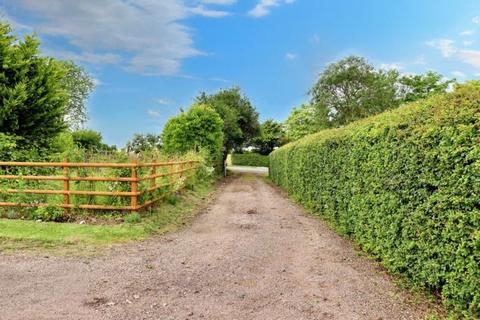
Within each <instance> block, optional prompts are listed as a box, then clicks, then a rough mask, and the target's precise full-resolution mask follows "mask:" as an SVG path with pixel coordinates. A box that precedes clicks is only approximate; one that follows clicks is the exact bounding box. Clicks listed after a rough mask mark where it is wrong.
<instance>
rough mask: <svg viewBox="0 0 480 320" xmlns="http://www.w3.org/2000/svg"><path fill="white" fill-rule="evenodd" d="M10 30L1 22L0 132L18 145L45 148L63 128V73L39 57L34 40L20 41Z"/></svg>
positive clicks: (64, 100) (48, 61)
mask: <svg viewBox="0 0 480 320" xmlns="http://www.w3.org/2000/svg"><path fill="white" fill-rule="evenodd" d="M11 31H12V30H11V28H10V26H9V25H8V24H6V23H1V22H0V96H1V97H2V99H1V100H0V132H1V133H4V134H7V135H12V136H17V137H19V138H20V140H19V141H18V144H20V145H37V146H45V145H47V144H48V141H50V140H51V139H52V138H53V137H55V136H56V135H57V134H58V133H59V132H61V131H62V130H63V129H64V128H65V123H64V119H63V116H64V108H65V105H66V103H67V95H66V93H65V90H64V88H63V87H62V85H61V81H62V77H63V70H62V69H61V68H59V66H58V63H55V61H54V60H53V59H51V58H47V57H41V56H40V55H39V41H38V40H37V39H36V38H34V37H32V36H25V38H24V39H23V40H20V39H17V37H15V36H13V35H12V34H11Z"/></svg>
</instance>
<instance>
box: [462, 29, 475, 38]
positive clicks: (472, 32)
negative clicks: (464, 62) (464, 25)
mask: <svg viewBox="0 0 480 320" xmlns="http://www.w3.org/2000/svg"><path fill="white" fill-rule="evenodd" d="M474 33H475V32H474V31H473V30H465V31H462V32H460V35H461V36H462V37H465V36H471V35H472V34H474Z"/></svg>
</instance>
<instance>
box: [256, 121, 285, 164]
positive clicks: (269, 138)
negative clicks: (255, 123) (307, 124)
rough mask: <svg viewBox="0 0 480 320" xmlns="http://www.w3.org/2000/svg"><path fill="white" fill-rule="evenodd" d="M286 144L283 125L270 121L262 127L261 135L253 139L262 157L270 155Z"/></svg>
mask: <svg viewBox="0 0 480 320" xmlns="http://www.w3.org/2000/svg"><path fill="white" fill-rule="evenodd" d="M284 143H285V132H284V130H283V126H282V124H281V123H278V122H276V121H275V120H273V119H268V120H266V121H265V122H263V123H262V124H261V125H260V135H259V136H257V137H255V138H253V139H252V144H253V146H254V147H255V148H256V149H257V150H258V152H259V153H260V154H262V155H268V154H269V153H270V152H272V151H273V150H274V149H275V148H278V147H280V146H281V145H283V144H284Z"/></svg>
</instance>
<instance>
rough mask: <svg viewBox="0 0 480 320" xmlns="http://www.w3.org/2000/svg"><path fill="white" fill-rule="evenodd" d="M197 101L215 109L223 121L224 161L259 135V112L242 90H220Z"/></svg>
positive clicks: (202, 94)
mask: <svg viewBox="0 0 480 320" xmlns="http://www.w3.org/2000/svg"><path fill="white" fill-rule="evenodd" d="M196 101H197V103H200V104H205V105H208V106H210V107H211V108H213V109H214V110H215V111H216V112H217V113H218V114H219V115H220V117H221V118H222V120H223V125H224V127H223V133H224V141H223V159H226V157H227V154H228V153H229V152H230V151H232V150H233V149H237V150H238V149H240V148H241V147H242V146H244V145H245V143H247V142H248V141H250V139H252V138H253V137H255V136H257V135H258V133H259V129H260V128H259V123H258V112H257V111H256V110H255V108H254V107H253V106H252V104H251V103H250V101H249V100H248V98H247V97H245V96H242V95H241V92H240V88H238V87H234V88H231V89H225V90H220V91H219V92H217V93H215V94H212V95H206V94H205V93H201V94H200V95H199V96H198V97H197V98H196Z"/></svg>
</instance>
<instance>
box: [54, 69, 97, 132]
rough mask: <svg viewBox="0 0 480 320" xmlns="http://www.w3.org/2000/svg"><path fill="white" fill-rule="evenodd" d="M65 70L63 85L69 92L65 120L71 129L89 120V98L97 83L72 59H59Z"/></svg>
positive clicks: (77, 127)
mask: <svg viewBox="0 0 480 320" xmlns="http://www.w3.org/2000/svg"><path fill="white" fill-rule="evenodd" d="M58 64H59V66H60V68H62V69H63V70H64V76H63V78H62V82H61V84H62V87H63V88H64V90H65V91H66V93H67V104H66V105H65V110H64V113H65V116H64V119H65V122H66V123H67V125H68V126H69V127H70V128H71V129H74V130H76V129H79V128H80V127H81V126H82V124H84V123H85V122H86V121H87V118H88V117H87V106H86V102H87V99H88V97H89V95H90V93H92V91H93V89H95V83H94V81H93V79H92V78H91V77H90V75H89V74H88V73H87V71H86V70H85V69H84V68H82V67H80V66H77V65H76V64H75V63H73V62H72V61H59V62H58Z"/></svg>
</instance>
